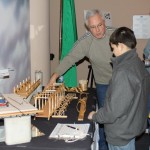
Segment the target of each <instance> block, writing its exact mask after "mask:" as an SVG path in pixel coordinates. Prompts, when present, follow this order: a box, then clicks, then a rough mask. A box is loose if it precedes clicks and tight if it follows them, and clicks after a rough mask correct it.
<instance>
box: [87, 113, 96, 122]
mask: <svg viewBox="0 0 150 150" xmlns="http://www.w3.org/2000/svg"><path fill="white" fill-rule="evenodd" d="M95 113H96V112H95V111H91V112H90V113H89V115H88V119H89V120H92V117H93V115H94V114H95Z"/></svg>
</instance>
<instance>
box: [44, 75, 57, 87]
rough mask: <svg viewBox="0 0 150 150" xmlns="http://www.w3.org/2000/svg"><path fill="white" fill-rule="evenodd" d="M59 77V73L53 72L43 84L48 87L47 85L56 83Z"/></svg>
mask: <svg viewBox="0 0 150 150" xmlns="http://www.w3.org/2000/svg"><path fill="white" fill-rule="evenodd" d="M58 77H59V75H58V74H57V73H54V74H53V75H52V76H51V78H50V80H49V83H48V84H47V85H46V86H45V89H46V88H47V87H48V86H53V84H54V83H56V80H57V78H58Z"/></svg>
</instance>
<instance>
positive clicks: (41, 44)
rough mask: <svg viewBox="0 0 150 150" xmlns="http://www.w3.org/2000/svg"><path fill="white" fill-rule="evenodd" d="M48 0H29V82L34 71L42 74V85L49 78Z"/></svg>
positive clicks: (32, 77)
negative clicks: (39, 71)
mask: <svg viewBox="0 0 150 150" xmlns="http://www.w3.org/2000/svg"><path fill="white" fill-rule="evenodd" d="M49 9H50V4H49V0H30V51H31V80H32V81H34V79H35V70H41V71H42V72H43V85H46V84H47V83H48V81H49V78H50V36H49V33H50V31H49V25H50V20H49V18H50V17H49V14H50V13H49Z"/></svg>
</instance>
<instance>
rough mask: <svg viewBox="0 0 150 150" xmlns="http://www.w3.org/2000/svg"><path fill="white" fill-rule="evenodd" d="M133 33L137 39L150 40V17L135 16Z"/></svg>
mask: <svg viewBox="0 0 150 150" xmlns="http://www.w3.org/2000/svg"><path fill="white" fill-rule="evenodd" d="M133 31H134V34H135V36H136V38H137V39H148V38H150V15H135V16H133Z"/></svg>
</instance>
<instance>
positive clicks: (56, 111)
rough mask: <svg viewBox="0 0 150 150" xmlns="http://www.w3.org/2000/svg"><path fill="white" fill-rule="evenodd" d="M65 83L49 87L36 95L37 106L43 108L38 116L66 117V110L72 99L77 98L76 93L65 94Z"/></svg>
mask: <svg viewBox="0 0 150 150" xmlns="http://www.w3.org/2000/svg"><path fill="white" fill-rule="evenodd" d="M65 91H66V90H65V87H64V85H63V84H57V85H55V86H49V87H47V88H46V89H45V90H44V91H43V92H41V93H38V94H37V95H36V96H35V97H34V101H35V107H36V108H38V109H39V110H42V112H41V113H39V114H37V115H36V117H43V118H48V120H49V119H50V117H51V116H52V117H55V118H66V117H67V116H66V115H65V111H66V108H67V106H68V105H69V103H70V101H71V100H72V99H74V98H76V94H74V93H73V94H71V93H70V94H69V93H68V94H67V95H65Z"/></svg>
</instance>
